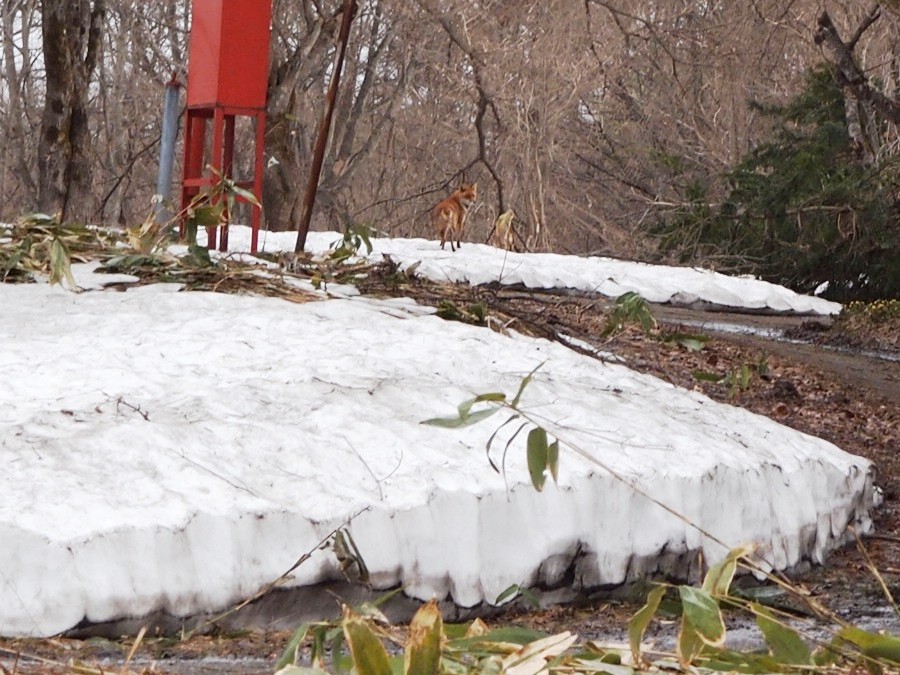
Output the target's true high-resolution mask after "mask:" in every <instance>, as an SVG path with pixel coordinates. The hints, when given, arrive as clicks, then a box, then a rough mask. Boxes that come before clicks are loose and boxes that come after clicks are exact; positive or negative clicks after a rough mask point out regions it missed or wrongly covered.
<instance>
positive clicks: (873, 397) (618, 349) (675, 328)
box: [0, 281, 900, 673]
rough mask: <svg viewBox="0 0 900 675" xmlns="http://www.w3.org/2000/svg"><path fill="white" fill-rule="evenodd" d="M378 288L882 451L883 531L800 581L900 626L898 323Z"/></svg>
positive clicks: (852, 613)
mask: <svg viewBox="0 0 900 675" xmlns="http://www.w3.org/2000/svg"><path fill="white" fill-rule="evenodd" d="M410 284H412V285H410ZM368 290H369V292H374V293H376V294H390V295H395V294H396V295H413V296H415V297H418V298H419V299H420V300H421V301H423V302H428V303H430V304H435V305H437V304H438V300H440V299H444V300H447V302H449V303H450V305H449V307H450V308H451V310H454V309H458V310H459V312H457V315H456V318H458V319H463V320H472V321H478V320H480V319H478V316H480V314H481V313H480V312H475V313H474V315H473V314H472V313H470V312H469V311H468V309H467V308H471V307H473V306H475V305H479V304H481V305H483V306H484V307H485V308H486V309H487V313H488V317H489V318H488V324H489V325H492V326H493V327H495V328H496V327H498V326H506V327H508V328H513V329H517V330H519V331H521V332H525V333H529V334H533V335H539V336H543V337H547V338H550V339H555V338H556V337H557V336H558V335H559V334H566V335H569V336H572V337H576V338H579V339H580V340H583V341H585V342H588V343H590V344H593V345H595V346H597V347H599V348H601V349H603V350H605V351H607V352H612V353H614V354H616V355H618V356H620V357H621V358H623V359H624V360H625V361H626V363H627V364H628V365H629V366H630V367H632V368H634V369H636V370H639V371H643V372H647V373H652V374H654V375H656V376H658V377H661V378H662V379H665V380H667V381H670V382H673V383H675V384H678V385H679V386H683V387H687V388H692V389H697V390H700V391H703V392H705V393H706V394H708V395H709V396H711V397H712V398H714V399H717V400H720V401H725V402H729V403H732V404H734V405H741V406H744V407H746V408H748V409H750V410H752V411H754V412H757V413H759V414H763V415H767V416H769V417H772V418H773V419H775V420H777V421H779V422H781V423H783V424H786V425H788V426H791V427H794V428H796V429H799V430H801V431H804V432H807V433H810V434H813V435H816V436H819V437H821V438H825V439H827V440H829V441H831V442H833V443H835V444H836V445H838V446H839V447H841V448H843V449H845V450H847V451H849V452H851V453H854V454H858V455H861V456H863V457H867V458H869V459H871V460H872V461H874V462H875V463H876V465H877V467H878V484H879V485H880V486H881V488H882V490H883V491H884V504H883V506H882V507H881V508H880V509H879V510H878V512H877V514H876V517H875V532H874V533H873V535H872V536H868V537H866V538H865V540H864V541H863V543H862V544H863V545H862V546H856V545H853V544H851V545H849V546H847V547H845V548H844V549H842V550H840V551H837V552H835V553H834V554H833V555H832V556H831V557H830V558H829V560H828V562H827V565H826V566H825V567H822V568H812V569H806V570H800V572H799V574H798V575H796V576H795V577H794V578H793V580H794V582H795V583H796V584H798V585H799V586H800V587H801V588H803V589H805V590H806V591H807V592H808V593H809V594H810V596H811V597H812V598H814V599H816V600H817V601H819V602H821V603H823V604H824V605H826V606H828V607H830V608H831V609H832V610H833V611H834V612H835V614H836V615H837V616H838V617H840V618H842V619H846V620H849V621H854V622H857V623H860V624H863V625H866V626H869V627H874V628H881V627H886V628H888V629H889V630H892V631H893V630H896V629H897V627H898V623H897V622H896V615H895V614H894V613H893V611H892V610H891V609H890V604H889V603H888V602H887V601H886V600H885V594H884V590H883V588H882V586H881V584H880V583H879V581H878V580H877V578H876V576H875V575H873V574H872V572H871V571H870V563H871V565H874V567H876V568H877V569H878V570H879V573H880V575H881V578H882V579H883V581H884V583H885V585H886V586H887V588H888V589H889V590H890V591H891V592H893V593H894V594H895V595H900V562H898V560H900V502H898V500H900V349H896V337H897V333H898V326H897V325H896V324H895V325H894V326H892V327H890V326H889V327H886V328H883V329H876V330H875V331H874V333H873V334H866V332H865V331H863V332H862V333H860V332H859V331H855V330H854V331H852V332H853V334H852V335H850V334H848V333H847V331H846V330H845V328H846V327H842V326H841V325H837V326H832V322H831V320H823V319H811V318H809V317H781V316H767V315H759V314H733V313H725V312H715V311H708V310H706V309H703V308H696V307H694V308H673V307H654V308H652V309H653V314H654V316H655V317H656V318H657V320H658V321H659V327H658V328H657V329H654V330H653V331H651V333H650V334H649V335H648V334H646V333H645V332H644V331H643V330H641V329H639V328H637V327H635V326H630V327H627V328H626V329H625V330H624V331H623V332H621V333H619V334H617V335H615V336H613V337H602V333H603V331H604V329H605V327H606V325H607V309H608V305H609V303H608V302H607V301H603V300H598V299H596V298H588V297H584V296H580V295H572V294H567V293H560V294H553V293H539V294H535V293H531V292H528V291H524V290H522V289H518V290H517V289H468V288H464V287H452V288H450V289H446V288H445V289H441V290H438V289H436V288H435V287H434V285H430V284H422V283H418V282H416V283H414V284H413V282H411V281H410V282H409V283H407V284H401V285H399V286H398V285H397V284H396V283H393V282H392V284H391V285H390V286H389V287H388V286H379V285H378V284H377V281H373V287H372V288H370V289H368ZM448 298H449V300H448ZM449 314H450V315H452V314H453V311H450V312H449ZM885 331H887V332H886V333H885ZM879 332H880V333H881V334H879ZM672 334H695V335H696V334H701V335H704V336H707V337H709V338H710V339H709V340H707V341H705V343H704V347H703V349H702V350H699V351H692V350H691V349H688V348H686V347H685V346H683V345H682V344H679V342H678V341H677V340H675V339H672V338H671V335H672ZM885 337H886V339H882V338H885ZM791 340H794V341H791ZM797 340H802V341H803V342H797ZM875 352H877V353H875ZM745 366H746V367H745ZM697 372H703V373H707V374H709V375H713V374H716V375H720V376H724V377H727V376H728V375H729V374H732V373H744V372H745V373H746V377H744V378H740V377H732V378H731V379H730V380H729V379H726V380H725V381H723V382H718V383H716V382H712V381H709V379H710V378H704V379H698V378H697V376H696V375H695V373H697ZM744 383H746V384H744ZM863 551H864V552H863ZM749 585H750V586H754V585H756V584H755V582H750V583H749ZM750 590H753V589H750ZM637 595H639V594H638V593H634V594H633V596H637ZM775 602H776V603H778V602H781V603H782V604H783V605H784V606H786V607H792V608H793V609H794V610H796V612H797V615H798V617H801V618H802V617H803V616H804V613H805V611H804V609H803V608H802V603H797V602H795V601H792V600H791V599H790V598H788V597H783V598H782V599H781V600H779V599H777V598H776V600H775ZM637 607H638V604H636V597H630V596H629V593H623V594H621V597H610V596H608V595H602V596H601V595H597V596H593V597H591V596H587V597H582V598H579V600H578V602H575V603H571V604H567V605H562V606H552V607H547V608H544V609H541V610H535V609H533V608H532V607H530V606H529V605H528V603H525V602H523V603H521V604H519V605H517V606H515V607H512V608H509V609H507V610H506V611H505V612H504V614H503V615H501V616H496V617H493V618H492V619H491V622H492V623H514V624H520V625H526V626H531V627H535V628H539V629H542V630H546V631H548V632H557V631H562V630H572V631H574V632H576V633H578V634H579V635H580V636H581V637H583V638H584V639H594V640H599V641H608V640H622V639H624V637H625V630H626V624H627V621H628V618H629V617H630V616H631V615H632V614H633V612H634V611H635V610H636V609H637ZM746 623H747V622H743V619H741V618H740V617H735V618H733V619H732V628H733V629H734V630H733V634H735V635H740V634H742V632H743V630H744V628H746ZM657 630H659V636H660V639H661V640H663V641H665V640H667V639H670V638H671V635H672V633H673V630H674V629H673V627H672V626H671V625H666V624H665V623H663V624H661V625H660V626H659V627H658V628H657ZM289 636H290V633H289V632H286V631H279V632H275V631H269V632H246V633H238V634H229V635H224V634H223V635H202V636H198V637H193V638H192V639H190V640H181V639H179V638H178V637H174V638H173V637H166V638H161V637H153V636H148V637H145V638H144V640H143V641H142V643H141V645H140V647H139V649H138V650H137V652H136V654H135V658H134V660H132V661H131V662H130V663H129V664H127V665H124V661H125V657H126V655H127V654H128V651H129V649H130V645H131V644H132V642H133V640H132V639H131V638H127V639H123V640H121V641H109V640H105V639H93V640H74V639H58V640H42V641H21V640H20V641H11V640H6V641H0V672H2V673H13V672H16V673H34V672H47V673H64V672H74V671H73V670H72V664H73V663H76V662H86V663H87V664H88V665H90V666H91V667H94V668H102V669H103V671H104V672H113V671H117V670H118V671H122V670H124V671H127V672H139V673H140V672H144V673H271V672H273V666H274V663H275V661H276V659H277V657H278V655H279V654H280V653H281V651H282V649H283V647H284V644H285V643H286V641H287V640H288V639H289ZM750 639H752V638H750ZM16 655H18V656H16ZM4 669H5V670H4Z"/></svg>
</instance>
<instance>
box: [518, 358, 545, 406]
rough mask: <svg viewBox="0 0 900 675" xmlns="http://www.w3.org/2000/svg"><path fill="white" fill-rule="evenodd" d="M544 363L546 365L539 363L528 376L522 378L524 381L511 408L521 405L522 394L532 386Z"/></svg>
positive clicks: (520, 384)
mask: <svg viewBox="0 0 900 675" xmlns="http://www.w3.org/2000/svg"><path fill="white" fill-rule="evenodd" d="M544 363H546V361H544V362H542V363H539V364H538V365H537V366H535V368H534V370H532V371H531V372H530V373H528V375H526V376H525V377H523V378H522V381H521V382H520V383H519V390H518V391H517V392H516V396H515V398H513V400H512V403H510V406H511V407H513V408H515V407H516V406H518V405H519V401H520V400H521V399H522V393H523V392H524V391H525V387H527V386H528V385H529V384H531V380H533V379H534V374H535V373H536V372H537V371H538V370H539V369H540V368H541V366H543V365H544Z"/></svg>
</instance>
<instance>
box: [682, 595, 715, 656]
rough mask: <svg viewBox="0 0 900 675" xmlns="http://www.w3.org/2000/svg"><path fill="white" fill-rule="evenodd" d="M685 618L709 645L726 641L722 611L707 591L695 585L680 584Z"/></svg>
mask: <svg viewBox="0 0 900 675" xmlns="http://www.w3.org/2000/svg"><path fill="white" fill-rule="evenodd" d="M678 593H679V595H680V596H681V606H682V612H683V613H684V618H685V619H686V620H687V621H688V622H689V623H690V625H691V626H692V627H693V628H694V629H695V630H696V632H697V635H698V636H699V637H700V639H701V640H703V642H705V643H706V644H708V645H711V646H714V647H719V646H721V645H722V644H724V642H725V622H724V621H723V620H722V611H721V610H720V609H719V603H717V602H716V600H715V598H713V597H712V596H711V595H710V594H709V593H708V592H707V591H705V590H704V589H702V588H695V587H693V586H679V587H678Z"/></svg>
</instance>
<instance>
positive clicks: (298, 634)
mask: <svg viewBox="0 0 900 675" xmlns="http://www.w3.org/2000/svg"><path fill="white" fill-rule="evenodd" d="M308 634H309V624H308V623H304V624H301V626H300V627H299V628H298V629H297V630H296V631H294V634H293V635H292V636H291V639H290V640H288V643H287V646H286V647H285V648H284V651H283V652H282V653H281V658H280V659H278V663H276V664H275V669H276V670H278V669H280V668H284V667H285V666H287V665H290V664H292V663H296V661H297V648H298V647H299V646H300V643H301V642H303V641H304V640H305V639H306V636H307V635H308Z"/></svg>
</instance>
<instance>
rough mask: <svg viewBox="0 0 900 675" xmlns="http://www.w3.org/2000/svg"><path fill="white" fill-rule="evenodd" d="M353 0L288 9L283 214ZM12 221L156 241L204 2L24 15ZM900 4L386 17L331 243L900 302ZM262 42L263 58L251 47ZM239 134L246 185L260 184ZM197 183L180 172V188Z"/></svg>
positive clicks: (362, 89) (351, 57)
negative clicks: (449, 208) (465, 217)
mask: <svg viewBox="0 0 900 675" xmlns="http://www.w3.org/2000/svg"><path fill="white" fill-rule="evenodd" d="M342 5H343V3H342V2H341V1H340V0H274V2H273V31H272V45H271V67H270V76H269V83H268V92H269V104H268V127H267V134H266V159H267V169H266V174H265V187H264V206H265V220H266V223H267V225H268V227H270V228H272V229H291V228H294V227H296V226H297V220H298V218H299V217H300V212H301V210H302V199H303V188H304V186H305V185H306V181H307V179H308V174H309V169H310V163H311V155H312V148H313V145H314V142H315V135H316V130H317V128H318V125H319V120H320V118H321V115H322V112H323V109H324V103H325V90H326V89H327V87H328V81H329V77H330V74H331V69H332V67H333V63H334V53H335V49H336V47H337V44H336V43H337V32H338V27H339V25H340V20H341V16H340V11H341V6H342ZM0 7H2V26H0V30H2V33H0V36H2V37H0V39H2V49H0V221H4V220H5V221H10V220H13V219H15V218H16V217H18V216H20V215H22V214H24V213H27V212H31V211H42V212H45V213H51V214H52V213H59V214H61V216H62V218H64V219H66V220H69V221H78V222H89V223H104V224H109V225H113V224H120V225H134V224H137V223H140V222H142V221H143V220H144V219H145V218H146V217H147V214H148V213H149V212H150V209H151V199H152V197H153V195H154V193H155V191H156V189H155V186H156V175H157V166H158V156H159V143H160V136H161V125H162V108H163V97H164V89H165V85H166V83H167V82H168V81H169V80H170V79H171V78H172V75H173V73H174V74H175V76H176V77H177V78H178V79H179V80H180V81H182V82H184V81H185V79H186V65H187V64H186V62H187V42H188V36H189V32H188V30H189V25H190V3H189V2H188V1H187V0H158V1H156V2H135V0H0ZM898 11H900V0H893V2H890V3H888V2H886V3H884V4H883V6H882V5H878V4H873V3H867V2H864V1H862V0H843V1H834V2H823V1H822V0H741V1H738V0H518V1H516V2H510V1H509V0H360V2H359V9H358V12H357V15H356V17H355V20H354V23H353V29H352V33H351V38H350V44H349V49H348V54H347V61H346V64H345V71H344V80H343V87H342V91H341V93H340V96H339V98H338V100H337V108H336V111H335V117H334V124H333V127H332V131H331V136H330V142H329V151H328V154H327V157H326V161H325V165H324V170H323V172H322V177H321V183H320V187H319V193H318V198H317V206H316V208H317V210H316V213H315V216H314V220H313V226H314V227H317V228H319V229H321V228H328V229H338V230H340V229H343V228H346V227H349V226H358V225H366V226H369V227H373V228H376V229H377V230H379V231H381V232H384V233H386V234H388V235H391V236H427V237H433V236H434V233H433V232H432V231H431V228H430V226H429V224H428V220H429V218H428V212H429V210H430V207H431V206H432V205H433V204H434V203H436V202H437V201H439V200H440V199H442V198H443V197H444V196H446V194H447V192H448V191H449V190H450V189H452V188H453V187H454V186H456V185H457V184H459V183H460V182H462V181H464V180H465V181H469V182H471V181H477V182H478V184H479V197H480V202H479V205H478V207H477V210H476V211H475V212H474V214H473V216H472V217H471V221H470V226H469V232H468V238H469V239H470V240H473V241H485V240H486V239H487V237H488V235H489V233H490V231H491V229H492V227H493V224H494V222H495V219H496V218H497V216H498V215H500V214H501V213H503V212H505V211H507V210H509V209H512V210H513V211H514V212H515V214H516V220H515V223H516V228H517V233H518V235H519V239H518V240H517V244H518V246H519V247H520V248H527V249H528V250H552V251H557V252H561V253H575V254H581V255H584V254H602V255H611V256H616V257H623V258H630V259H641V260H647V261H667V262H678V263H682V264H702V265H704V266H707V267H713V268H715V269H719V270H721V271H725V272H731V273H753V274H757V275H761V276H763V277H764V278H767V279H770V280H772V281H776V282H779V283H784V284H786V285H788V286H790V287H792V288H794V289H796V290H799V291H802V292H812V291H814V290H815V289H817V288H818V289H819V290H820V292H822V288H823V282H829V285H828V288H827V290H824V293H825V295H827V296H829V297H833V298H835V299H839V300H847V299H851V298H857V299H872V298H877V297H898V296H900V220H898V215H900V211H898V209H900V163H898V161H900V127H898V125H900V15H898ZM236 48H237V47H236ZM251 133H252V130H251V129H239V134H240V136H239V143H238V157H237V161H238V167H237V173H238V175H239V176H240V175H241V174H242V173H244V174H246V173H249V172H250V168H251V166H252V150H247V151H245V149H248V148H252V142H251V140H250V138H251ZM178 171H179V170H178V169H176V176H178V175H179V172H178Z"/></svg>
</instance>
